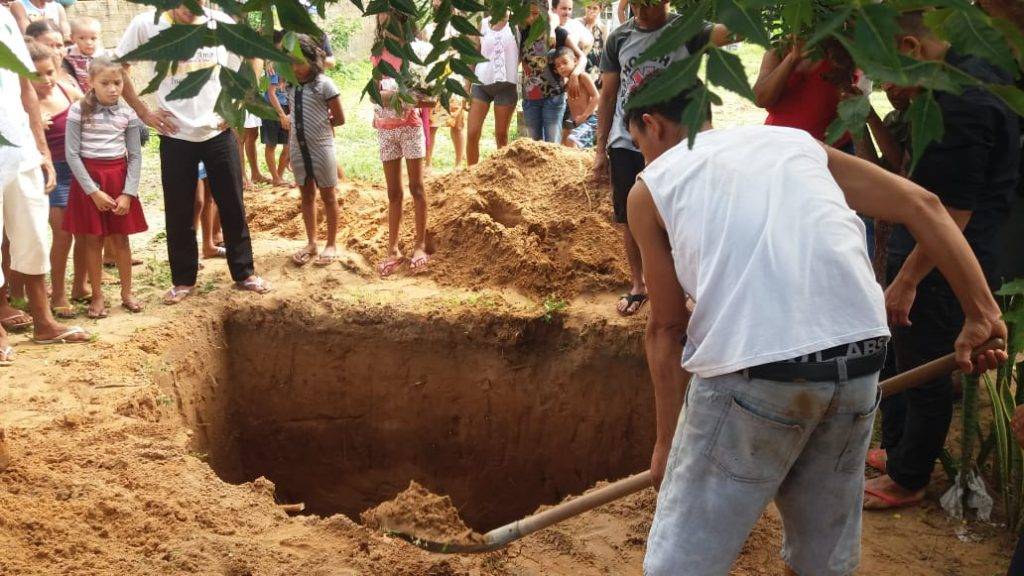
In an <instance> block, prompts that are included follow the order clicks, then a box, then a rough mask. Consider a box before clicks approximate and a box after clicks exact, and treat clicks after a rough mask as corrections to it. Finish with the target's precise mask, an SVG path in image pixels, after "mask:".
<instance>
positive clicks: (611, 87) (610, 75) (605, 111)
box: [594, 72, 619, 178]
mask: <svg viewBox="0 0 1024 576" xmlns="http://www.w3.org/2000/svg"><path fill="white" fill-rule="evenodd" d="M618 97H619V73H618V72H602V73H601V93H600V95H599V96H598V100H597V143H596V145H595V146H594V154H595V158H594V175H595V176H597V177H598V178H604V177H606V176H607V172H608V135H609V134H611V131H612V122H614V121H615V102H616V99H617V98H618Z"/></svg>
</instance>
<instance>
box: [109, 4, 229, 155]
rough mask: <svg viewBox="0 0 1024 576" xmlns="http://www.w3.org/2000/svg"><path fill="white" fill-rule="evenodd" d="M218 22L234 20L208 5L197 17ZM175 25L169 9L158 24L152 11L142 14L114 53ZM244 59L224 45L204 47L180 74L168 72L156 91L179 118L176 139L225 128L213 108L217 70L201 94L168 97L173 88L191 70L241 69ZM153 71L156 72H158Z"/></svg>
mask: <svg viewBox="0 0 1024 576" xmlns="http://www.w3.org/2000/svg"><path fill="white" fill-rule="evenodd" d="M211 21H213V22H211ZM216 22H227V23H234V21H233V20H232V19H231V17H230V16H228V15H227V14H224V13H223V12H219V11H217V10H210V9H208V8H207V9H205V15H204V16H202V17H200V18H197V19H196V21H195V24H203V23H206V24H207V25H213V26H215V25H216ZM171 24H173V19H172V18H171V15H170V13H169V12H164V13H163V14H161V15H160V19H159V20H158V21H157V22H156V23H155V24H154V23H153V12H152V11H150V12H144V13H142V14H139V15H138V16H136V17H135V18H133V19H132V21H131V23H130V24H128V29H127V30H125V32H124V35H123V36H122V37H121V42H120V43H119V44H118V45H117V48H116V49H114V53H115V54H117V57H118V58H120V57H122V56H124V55H125V54H128V53H129V52H131V51H132V50H135V49H136V48H138V47H139V46H142V45H143V44H145V43H146V42H148V41H149V40H150V39H152V38H153V37H154V36H156V35H157V34H159V33H160V32H161V31H162V30H166V29H167V28H170V27H171ZM241 62H242V60H241V58H239V57H238V56H236V55H234V54H232V53H230V52H228V51H227V49H225V48H224V47H223V46H204V47H202V48H200V49H198V50H196V53H195V54H193V55H192V57H191V58H189V59H188V60H185V61H182V62H180V63H179V64H178V70H177V73H176V74H170V73H168V74H167V76H166V77H165V78H164V80H163V82H161V83H160V86H159V88H157V90H156V100H157V104H158V106H159V107H160V108H162V109H164V110H167V111H168V112H170V113H171V114H173V115H174V117H175V119H176V124H177V126H178V131H177V132H176V133H174V135H173V137H174V138H178V139H181V140H188V141H189V142H205V141H206V140H209V139H210V138H213V137H214V136H217V135H218V134H220V133H221V132H222V131H223V130H220V129H219V128H218V127H219V126H220V124H221V123H222V122H223V119H222V118H221V117H220V115H219V114H217V113H216V112H214V111H213V107H214V104H216V103H217V97H218V96H219V95H220V89H221V86H220V76H219V75H218V74H217V73H216V72H215V73H214V74H213V75H212V76H210V79H209V80H208V81H207V82H206V84H204V85H203V87H202V88H201V89H200V90H199V93H198V94H196V95H195V96H193V97H192V98H188V99H185V100H168V99H167V95H168V94H169V93H170V92H171V90H173V89H174V88H175V87H176V86H177V85H178V84H180V83H181V81H182V80H184V79H185V76H186V75H187V74H188V73H189V72H194V71H196V70H201V69H203V68H209V67H211V66H217V65H220V66H228V67H230V68H231V69H233V70H237V69H238V68H239V67H240V65H241ZM153 74H154V75H155V72H154V73H153ZM151 77H152V76H151Z"/></svg>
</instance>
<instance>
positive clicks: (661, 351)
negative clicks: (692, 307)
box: [627, 180, 690, 487]
mask: <svg viewBox="0 0 1024 576" xmlns="http://www.w3.org/2000/svg"><path fill="white" fill-rule="evenodd" d="M627 213H628V215H629V229H630V231H632V233H633V237H634V238H635V239H636V243H637V245H638V246H639V247H640V254H641V256H642V257H643V261H644V278H645V279H646V281H647V294H648V297H649V298H650V303H651V310H650V315H649V319H648V321H647V332H646V335H645V343H646V349H647V364H648V366H649V368H650V371H651V380H652V381H653V382H654V401H655V410H656V416H657V440H656V442H655V451H654V457H653V458H652V460H651V470H652V473H653V474H654V478H655V480H654V485H655V487H657V486H659V485H660V483H661V478H662V476H663V475H664V464H665V460H666V459H667V458H668V451H669V449H670V448H671V447H672V438H673V436H674V435H675V430H676V423H677V422H678V420H679V412H680V411H681V410H682V407H683V399H684V397H685V394H686V386H687V384H688V383H689V381H690V374H689V373H687V372H686V371H685V370H683V369H682V367H680V365H679V363H680V361H681V359H682V353H683V339H684V337H685V336H686V327H687V325H688V324H689V321H690V313H689V311H688V310H687V309H686V293H685V292H684V291H683V288H682V286H680V285H679V280H678V278H677V276H676V270H675V261H674V259H673V258H672V247H671V245H670V244H669V240H668V235H667V234H666V233H665V228H664V226H663V224H662V223H661V220H660V218H659V217H658V211H657V209H656V208H655V206H654V200H653V199H652V198H651V193H650V190H648V188H647V185H646V184H645V183H644V181H643V180H638V181H637V183H636V184H635V185H634V186H633V189H632V190H631V191H630V193H629V200H628V210H627Z"/></svg>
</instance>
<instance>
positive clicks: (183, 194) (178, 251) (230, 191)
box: [160, 130, 254, 286]
mask: <svg viewBox="0 0 1024 576" xmlns="http://www.w3.org/2000/svg"><path fill="white" fill-rule="evenodd" d="M199 162H203V164H205V165H206V174H207V177H208V178H209V182H210V191H211V193H212V194H213V201H214V202H215V203H216V204H217V210H218V211H219V212H220V224H221V228H222V229H223V230H224V248H225V249H226V250H227V260H228V268H229V269H230V270H231V278H232V279H233V280H234V281H235V282H241V281H242V280H245V279H246V278H248V277H249V276H252V275H253V273H254V268H253V261H252V243H251V241H250V240H249V225H248V224H246V221H245V205H244V204H243V201H242V161H241V159H240V158H239V157H238V142H237V141H236V140H235V136H234V134H232V133H231V131H230V130H225V131H224V132H221V133H220V134H219V135H217V136H215V137H213V138H210V139H209V140H206V141H205V142H188V141H186V140H179V139H177V138H171V137H168V136H161V137H160V180H161V182H162V184H163V187H164V213H165V214H166V218H167V258H168V260H169V261H170V263H171V279H172V281H173V282H174V285H175V286H195V284H196V274H198V273H199V248H198V247H197V246H196V229H195V214H194V211H195V208H194V205H195V201H196V183H197V181H198V178H199Z"/></svg>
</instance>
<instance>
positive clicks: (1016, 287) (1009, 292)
mask: <svg viewBox="0 0 1024 576" xmlns="http://www.w3.org/2000/svg"><path fill="white" fill-rule="evenodd" d="M996 296H1024V278H1017V279H1016V280H1011V281H1009V282H1005V283H1003V285H1002V286H1000V287H999V290H996Z"/></svg>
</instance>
